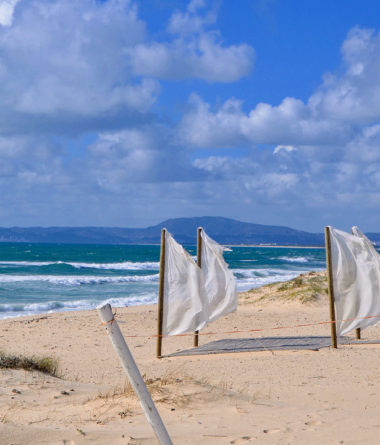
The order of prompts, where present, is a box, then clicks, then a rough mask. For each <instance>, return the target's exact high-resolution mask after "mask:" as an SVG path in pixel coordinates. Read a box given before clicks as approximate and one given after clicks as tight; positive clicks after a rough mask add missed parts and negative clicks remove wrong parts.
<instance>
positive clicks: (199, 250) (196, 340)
mask: <svg viewBox="0 0 380 445" xmlns="http://www.w3.org/2000/svg"><path fill="white" fill-rule="evenodd" d="M201 232H202V227H198V231H197V264H198V267H199V268H201V266H202V236H201ZM198 344H199V331H195V332H194V347H195V348H196V347H197V346H198Z"/></svg>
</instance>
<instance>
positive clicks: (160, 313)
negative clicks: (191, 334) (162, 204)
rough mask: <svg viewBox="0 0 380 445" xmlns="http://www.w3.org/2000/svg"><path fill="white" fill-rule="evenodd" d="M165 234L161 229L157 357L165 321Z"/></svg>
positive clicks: (158, 356)
mask: <svg viewBox="0 0 380 445" xmlns="http://www.w3.org/2000/svg"><path fill="white" fill-rule="evenodd" d="M165 235H166V229H162V231H161V253H160V278H159V283H158V323H157V347H156V357H157V358H161V355H162V325H163V321H164V283H165V244H166V243H165Z"/></svg>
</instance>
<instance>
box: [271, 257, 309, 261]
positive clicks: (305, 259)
mask: <svg viewBox="0 0 380 445" xmlns="http://www.w3.org/2000/svg"><path fill="white" fill-rule="evenodd" d="M274 259H275V258H274ZM278 259H279V260H282V261H288V262H289V263H308V262H309V260H310V259H309V258H306V257H303V256H299V257H294V258H290V257H287V256H281V257H279V258H278Z"/></svg>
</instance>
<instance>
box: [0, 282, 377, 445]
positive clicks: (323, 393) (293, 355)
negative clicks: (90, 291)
mask: <svg viewBox="0 0 380 445" xmlns="http://www.w3.org/2000/svg"><path fill="white" fill-rule="evenodd" d="M267 293H268V288H266V289H263V290H262V291H256V292H255V293H252V294H249V293H244V294H241V298H240V304H239V308H238V310H237V312H236V313H234V314H231V315H229V316H227V317H223V318H222V319H220V320H218V321H216V322H214V323H212V325H210V326H209V327H207V328H206V329H205V332H207V331H208V332H211V331H212V332H218V333H220V334H218V335H212V336H211V335H210V336H206V335H202V336H201V337H200V344H204V343H206V342H209V341H214V340H218V339H222V338H231V337H233V338H239V337H242V338H244V337H257V338H260V337H268V336H307V335H329V334H330V326H329V325H328V324H326V325H318V326H308V327H298V328H294V327H292V326H295V325H300V324H306V323H318V322H321V321H328V320H329V310H328V304H327V300H326V299H317V300H316V301H315V302H313V303H309V304H301V303H300V302H299V301H293V300H278V299H276V298H268V299H265V300H260V298H261V297H262V296H263V295H266V294H267ZM257 300H260V301H257ZM116 319H117V320H118V321H119V322H120V324H119V326H120V328H121V330H122V332H123V334H124V335H125V336H128V335H137V336H140V337H138V338H126V340H127V343H128V345H129V347H130V349H131V351H132V353H133V355H134V357H135V360H136V362H137V365H138V367H139V368H140V371H141V373H142V374H145V378H146V379H147V381H148V383H149V387H150V389H151V390H152V396H153V398H154V400H155V401H156V404H157V408H158V410H159V412H160V414H161V416H162V418H163V421H164V423H165V425H166V427H167V429H168V431H169V434H170V436H171V437H172V440H173V443H174V444H243V443H247V444H249V443H256V444H306V443H307V444H318V445H320V444H341V443H343V444H364V443H365V444H378V443H379V434H380V403H379V402H380V382H379V377H380V347H379V345H376V344H373V345H356V346H355V345H354V346H340V347H339V348H338V349H337V350H332V349H331V348H323V349H320V350H319V351H273V352H271V351H265V352H248V353H230V354H215V355H208V356H185V357H183V356H182V357H175V358H174V357H171V358H170V357H166V358H162V359H156V358H155V347H156V339H155V338H154V337H152V336H151V337H149V335H154V334H155V333H156V323H157V306H155V305H154V306H153V305H152V306H139V307H126V308H121V309H117V313H116ZM281 326H286V327H289V328H287V329H281V330H266V331H259V332H253V333H249V334H248V333H240V334H223V332H226V331H233V330H235V329H239V330H245V329H260V328H269V327H281ZM379 331H380V330H379V329H378V328H377V327H374V328H368V329H367V330H365V331H364V332H363V338H365V339H371V338H372V339H380V332H379ZM192 342H193V339H192V337H191V336H189V337H175V338H165V339H164V340H163V354H169V353H171V352H175V351H177V350H182V349H189V348H191V347H192ZM0 349H1V350H2V351H4V352H6V353H11V354H15V355H20V354H25V355H36V356H43V355H49V356H53V357H56V358H57V359H58V360H59V369H60V373H61V378H56V377H51V376H49V375H44V374H41V373H38V372H27V371H24V370H9V369H6V370H2V371H1V372H0V379H1V384H0V420H1V423H0V434H1V436H0V437H1V438H0V443H1V444H8V445H10V444H14V445H16V444H17V445H21V444H60V445H63V444H66V445H74V444H75V445H77V444H78V445H79V444H86V443H88V444H90V443H91V444H93V445H96V444H99V445H100V444H144V445H145V444H156V443H157V440H156V438H155V436H154V433H153V431H152V429H151V427H150V426H149V424H148V423H147V420H146V418H145V416H144V414H143V412H142V409H141V408H140V406H139V404H138V401H137V399H136V397H135V396H134V394H133V391H131V389H130V387H129V386H128V385H127V384H126V376H125V373H124V371H123V369H122V367H121V365H120V362H119V360H118V358H117V356H116V353H115V351H114V349H113V347H112V346H111V343H110V341H109V338H108V335H107V332H106V330H105V328H104V326H102V325H101V322H100V319H99V316H98V314H97V312H96V311H83V312H64V313H54V314H47V315H45V316H34V317H33V316H31V317H22V318H16V319H8V320H2V321H0ZM14 389H16V390H18V391H19V392H20V394H19V393H16V392H12V391H13V390H14ZM61 391H63V392H65V393H67V394H62V393H61Z"/></svg>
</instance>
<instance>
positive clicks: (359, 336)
mask: <svg viewBox="0 0 380 445" xmlns="http://www.w3.org/2000/svg"><path fill="white" fill-rule="evenodd" d="M351 233H352V235H355V234H354V231H353V230H352V229H351ZM355 334H356V340H360V338H361V335H360V334H361V332H360V328H357V329H355Z"/></svg>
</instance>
